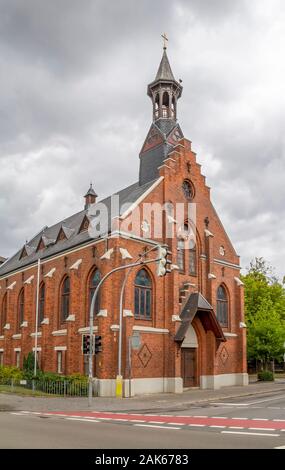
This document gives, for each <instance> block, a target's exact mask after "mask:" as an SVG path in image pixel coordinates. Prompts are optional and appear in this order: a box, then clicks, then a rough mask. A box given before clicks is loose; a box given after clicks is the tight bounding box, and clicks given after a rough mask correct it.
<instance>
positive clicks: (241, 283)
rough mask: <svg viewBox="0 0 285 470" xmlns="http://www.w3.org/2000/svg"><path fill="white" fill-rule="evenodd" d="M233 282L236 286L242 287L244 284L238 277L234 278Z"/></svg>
mask: <svg viewBox="0 0 285 470" xmlns="http://www.w3.org/2000/svg"><path fill="white" fill-rule="evenodd" d="M234 280H235V281H236V283H237V285H238V286H244V283H243V282H242V280H241V279H240V278H239V277H234Z"/></svg>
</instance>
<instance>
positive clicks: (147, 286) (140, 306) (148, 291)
mask: <svg viewBox="0 0 285 470" xmlns="http://www.w3.org/2000/svg"><path fill="white" fill-rule="evenodd" d="M151 316H152V282H151V278H150V276H149V274H148V272H147V271H146V270H145V269H141V270H140V271H139V272H138V273H137V275H136V278H135V317H136V318H142V319H144V320H150V319H151Z"/></svg>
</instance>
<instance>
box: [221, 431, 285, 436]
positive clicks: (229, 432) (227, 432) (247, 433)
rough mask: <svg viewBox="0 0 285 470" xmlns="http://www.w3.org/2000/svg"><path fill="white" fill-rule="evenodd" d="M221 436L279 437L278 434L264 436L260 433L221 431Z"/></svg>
mask: <svg viewBox="0 0 285 470" xmlns="http://www.w3.org/2000/svg"><path fill="white" fill-rule="evenodd" d="M221 433H223V434H245V435H247V436H267V437H268V436H271V437H279V436H280V434H266V433H261V432H245V431H240V432H239V431H221Z"/></svg>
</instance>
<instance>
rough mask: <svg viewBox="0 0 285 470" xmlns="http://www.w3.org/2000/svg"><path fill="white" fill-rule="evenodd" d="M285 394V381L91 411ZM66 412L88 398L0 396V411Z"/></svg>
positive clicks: (100, 401) (99, 405)
mask: <svg viewBox="0 0 285 470" xmlns="http://www.w3.org/2000/svg"><path fill="white" fill-rule="evenodd" d="M280 392H284V394H285V379H278V380H277V381H275V382H273V383H272V382H265V383H262V382H253V383H250V384H249V385H247V386H244V387H242V386H235V387H224V388H221V389H220V390H200V389H192V390H187V391H185V392H184V393H182V394H170V393H164V394H155V395H143V396H136V397H134V398H123V399H118V398H102V397H100V398H97V397H95V398H93V406H92V409H93V410H96V411H124V412H136V411H139V412H142V411H143V412H148V411H151V412H162V411H163V410H165V411H166V410H167V411H169V412H171V411H175V410H180V411H181V410H183V409H187V408H188V407H190V406H195V405H196V404H197V406H198V405H200V406H201V405H202V404H203V403H205V404H206V402H209V401H213V400H215V401H216V400H225V399H226V400H228V399H231V398H238V397H247V396H248V397H249V398H250V397H251V398H252V397H253V396H256V395H257V396H258V395H261V394H266V393H269V394H272V393H280ZM13 410H21V411H43V410H44V411H67V410H70V411H72V410H74V411H75V410H76V411H79V410H82V411H84V410H88V399H87V398H78V397H75V398H60V397H30V396H20V395H12V394H4V393H2V394H0V411H13Z"/></svg>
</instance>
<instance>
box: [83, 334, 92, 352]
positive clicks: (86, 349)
mask: <svg viewBox="0 0 285 470" xmlns="http://www.w3.org/2000/svg"><path fill="white" fill-rule="evenodd" d="M90 347H91V343H90V335H82V351H83V354H85V355H87V354H90Z"/></svg>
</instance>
